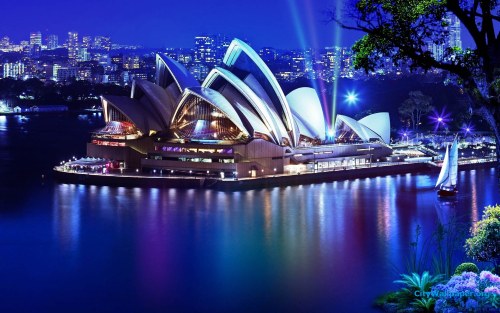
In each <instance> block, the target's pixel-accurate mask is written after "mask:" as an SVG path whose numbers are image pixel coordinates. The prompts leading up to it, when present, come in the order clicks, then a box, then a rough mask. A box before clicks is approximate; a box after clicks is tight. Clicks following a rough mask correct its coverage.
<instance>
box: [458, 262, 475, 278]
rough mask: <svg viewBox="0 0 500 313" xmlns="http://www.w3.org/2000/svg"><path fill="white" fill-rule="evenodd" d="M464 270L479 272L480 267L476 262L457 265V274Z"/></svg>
mask: <svg viewBox="0 0 500 313" xmlns="http://www.w3.org/2000/svg"><path fill="white" fill-rule="evenodd" d="M464 272H473V273H476V274H478V273H479V269H478V268H477V265H476V264H474V263H462V264H460V265H459V266H457V269H456V270H455V275H461V274H462V273H464Z"/></svg>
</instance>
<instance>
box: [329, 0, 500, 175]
mask: <svg viewBox="0 0 500 313" xmlns="http://www.w3.org/2000/svg"><path fill="white" fill-rule="evenodd" d="M348 6H349V7H348V8H347V14H342V15H341V14H340V11H339V10H337V9H333V10H330V11H329V12H328V17H329V20H331V21H335V22H336V23H338V24H339V25H340V26H341V27H343V28H345V29H351V30H358V31H362V32H364V33H365V35H364V36H363V37H362V38H361V39H360V40H358V41H357V42H356V43H355V44H354V46H353V51H354V66H355V68H357V69H360V68H363V69H365V70H366V71H367V72H368V71H374V70H375V69H376V68H377V67H378V66H380V65H381V64H382V61H383V58H384V57H390V58H391V59H392V60H393V62H394V63H395V64H397V63H400V62H405V63H407V64H409V65H410V68H411V69H417V68H421V69H424V70H426V71H427V70H429V69H432V68H436V69H442V70H444V71H447V72H448V73H450V74H451V75H453V77H454V79H455V81H456V83H457V84H459V85H460V86H462V87H463V89H464V91H465V92H466V93H467V95H468V96H469V99H470V105H471V109H472V110H474V112H475V113H477V114H480V115H481V116H482V117H483V119H484V120H485V121H486V122H487V123H488V125H489V126H490V128H491V130H492V131H493V133H494V135H495V138H496V141H497V145H496V152H497V167H498V171H497V172H498V174H499V175H500V105H499V102H500V78H499V74H500V32H498V30H496V29H495V27H496V28H498V27H499V26H498V25H500V24H499V22H500V16H499V14H500V1H499V0H355V1H351V2H350V3H349V4H348ZM453 16H456V17H457V18H458V19H459V20H460V22H461V23H462V25H463V26H464V28H465V29H466V30H467V32H468V33H469V34H470V36H471V38H472V39H473V41H474V43H475V45H476V47H474V48H468V49H464V50H462V49H460V48H459V47H453V46H450V47H448V48H446V49H445V50H444V52H443V53H442V54H441V53H439V54H438V53H436V55H434V53H433V51H432V49H429V48H428V47H429V46H432V45H443V44H444V43H445V42H447V41H448V39H449V34H450V25H451V18H452V17H453Z"/></svg>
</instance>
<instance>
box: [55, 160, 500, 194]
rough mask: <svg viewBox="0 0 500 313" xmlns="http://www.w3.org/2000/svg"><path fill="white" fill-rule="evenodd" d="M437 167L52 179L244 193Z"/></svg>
mask: <svg viewBox="0 0 500 313" xmlns="http://www.w3.org/2000/svg"><path fill="white" fill-rule="evenodd" d="M495 164H496V163H495V159H493V158H467V159H461V160H460V161H459V170H469V169H475V168H485V167H494V166H495ZM439 169H440V164H439V163H434V162H429V161H424V162H408V161H401V162H377V163H372V164H368V165H357V166H350V167H335V168H330V169H323V170H320V171H306V172H303V173H294V174H291V173H285V174H276V175H266V176H260V177H248V178H237V177H235V178H215V177H204V176H176V175H170V174H156V175H150V174H149V175H145V174H142V173H137V172H135V171H132V170H124V171H117V172H111V173H106V174H102V173H92V172H84V171H75V170H70V169H68V168H67V167H65V166H64V165H61V166H56V167H54V173H55V177H56V179H57V180H58V181H60V182H64V183H76V184H88V185H108V186H122V187H165V188H203V189H216V190H245V189H258V188H265V187H274V186H290V185H301V184H310V183H322V182H330V181H338V180H350V179H360V178H368V177H377V176H387V175H398V174H399V175H402V174H415V173H425V172H429V173H436V172H439Z"/></svg>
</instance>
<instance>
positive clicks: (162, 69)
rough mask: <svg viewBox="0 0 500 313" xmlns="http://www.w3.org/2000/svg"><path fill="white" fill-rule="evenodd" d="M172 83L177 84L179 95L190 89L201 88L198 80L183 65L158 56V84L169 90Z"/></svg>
mask: <svg viewBox="0 0 500 313" xmlns="http://www.w3.org/2000/svg"><path fill="white" fill-rule="evenodd" d="M172 81H173V82H175V85H176V86H177V89H178V91H179V93H182V92H183V91H184V90H185V89H186V88H188V87H199V86H200V83H199V82H198V81H197V80H196V78H194V76H193V75H192V74H191V73H190V72H189V71H188V70H187V69H186V68H185V67H184V66H183V65H182V64H180V63H179V62H177V61H174V60H172V59H171V58H169V57H167V56H164V55H160V54H157V55H156V84H157V85H158V86H161V87H163V88H167V87H168V86H169V85H170V84H171V83H172Z"/></svg>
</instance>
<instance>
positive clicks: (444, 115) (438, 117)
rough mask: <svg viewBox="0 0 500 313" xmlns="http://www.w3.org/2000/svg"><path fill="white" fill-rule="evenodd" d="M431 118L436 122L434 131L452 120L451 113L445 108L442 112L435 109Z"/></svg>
mask: <svg viewBox="0 0 500 313" xmlns="http://www.w3.org/2000/svg"><path fill="white" fill-rule="evenodd" d="M429 118H430V120H431V121H432V122H433V123H434V131H437V130H438V129H439V127H440V126H443V127H446V126H447V124H448V123H449V122H450V121H451V114H450V113H448V112H446V110H445V109H444V108H443V110H441V113H439V112H437V111H434V112H433V113H432V115H431V116H430V117H429Z"/></svg>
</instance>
